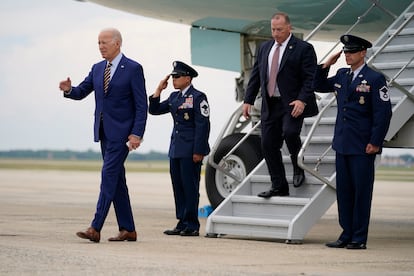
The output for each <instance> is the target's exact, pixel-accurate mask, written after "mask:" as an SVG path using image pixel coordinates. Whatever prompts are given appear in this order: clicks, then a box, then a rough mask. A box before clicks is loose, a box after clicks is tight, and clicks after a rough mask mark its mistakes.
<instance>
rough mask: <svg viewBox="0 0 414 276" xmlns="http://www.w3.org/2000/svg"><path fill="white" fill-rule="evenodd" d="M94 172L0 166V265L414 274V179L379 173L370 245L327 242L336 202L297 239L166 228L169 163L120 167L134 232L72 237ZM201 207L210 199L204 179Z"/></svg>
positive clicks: (5, 268)
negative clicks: (118, 238) (120, 238)
mask: <svg viewBox="0 0 414 276" xmlns="http://www.w3.org/2000/svg"><path fill="white" fill-rule="evenodd" d="M99 178H100V174H99V172H97V171H95V172H80V171H54V170H50V171H48V170H15V169H0V275H414V202H413V198H414V182H410V181H404V182H395V181H392V180H390V181H388V180H386V181H376V183H375V189H374V199H373V208H372V216H371V217H372V218H371V224H370V232H369V240H368V249H367V250H356V251H355V250H347V249H331V248H327V247H325V245H324V244H325V243H326V242H328V241H333V240H335V239H336V238H337V236H338V235H339V232H340V228H339V226H338V222H337V211H336V205H335V204H334V205H332V207H331V208H330V209H329V210H328V212H327V213H326V214H325V215H324V216H323V217H322V218H321V219H320V220H319V222H318V223H317V224H316V225H315V226H314V227H313V228H312V229H311V231H310V232H309V233H308V234H307V235H306V237H305V239H304V241H303V244H295V245H293V244H285V243H284V242H283V241H275V240H250V239H242V238H239V237H228V236H225V237H222V238H206V237H204V234H205V223H206V219H205V218H202V219H200V220H201V224H202V226H201V229H200V230H201V231H200V232H201V233H200V234H201V235H200V237H180V236H166V235H164V234H163V231H164V230H165V229H168V228H171V227H173V226H174V225H175V224H176V219H175V210H174V202H173V198H172V189H171V184H170V180H169V175H168V173H165V172H164V173H143V172H133V173H127V181H128V186H129V191H130V197H131V201H132V206H133V211H134V216H135V224H136V229H137V232H138V241H137V242H120V243H110V242H108V241H107V238H108V237H110V236H113V235H115V234H117V231H118V229H117V224H116V220H115V215H114V212H113V209H111V210H110V213H109V216H108V218H107V220H106V223H105V226H104V228H103V229H102V232H101V242H100V243H92V242H89V241H87V240H82V239H79V238H78V237H77V236H76V235H75V233H76V232H77V231H80V230H84V229H86V228H87V227H88V226H89V224H90V221H91V219H92V217H93V214H94V211H95V204H96V200H97V196H98V191H99ZM201 187H202V188H201V191H200V193H201V195H200V207H202V206H204V205H208V204H209V203H208V200H207V197H206V193H205V190H204V183H201Z"/></svg>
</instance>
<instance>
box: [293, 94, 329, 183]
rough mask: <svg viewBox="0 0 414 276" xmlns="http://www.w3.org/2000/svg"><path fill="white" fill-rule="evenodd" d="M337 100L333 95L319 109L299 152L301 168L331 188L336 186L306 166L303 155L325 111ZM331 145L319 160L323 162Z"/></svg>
mask: <svg viewBox="0 0 414 276" xmlns="http://www.w3.org/2000/svg"><path fill="white" fill-rule="evenodd" d="M335 102H336V97H332V98H331V99H330V100H329V102H328V103H327V104H326V105H325V106H324V107H323V108H322V110H321V111H319V114H318V115H317V116H316V120H315V122H314V123H313V124H312V127H311V129H310V130H309V132H308V135H307V136H306V138H305V141H304V142H303V143H302V147H301V149H300V151H299V154H298V164H299V166H300V167H301V168H303V169H304V170H305V171H307V172H308V173H309V174H311V175H313V176H314V177H316V178H317V179H319V180H320V181H321V182H322V183H325V184H326V185H328V186H330V187H331V188H334V189H335V188H336V187H335V185H334V184H333V183H332V181H329V180H328V179H326V178H325V177H323V176H321V175H320V174H319V173H317V172H316V170H314V169H312V168H310V167H308V166H306V165H305V164H304V163H303V160H304V159H303V157H304V154H305V151H306V148H307V147H308V146H309V144H310V142H311V139H312V137H313V134H314V133H315V131H316V128H317V127H318V125H319V123H320V121H321V119H322V117H323V115H324V114H325V112H326V111H327V110H328V109H329V108H330V107H331V106H332V105H333V104H334V103H335ZM330 147H331V146H329V147H328V149H327V150H326V151H325V152H324V153H323V154H322V155H321V156H320V157H319V158H318V162H319V163H321V162H322V159H323V157H324V156H326V154H327V152H328V151H329V149H330Z"/></svg>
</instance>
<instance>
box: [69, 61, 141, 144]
mask: <svg viewBox="0 0 414 276" xmlns="http://www.w3.org/2000/svg"><path fill="white" fill-rule="evenodd" d="M106 63H107V62H106V61H105V60H103V61H101V62H99V63H96V64H94V65H93V66H92V69H91V71H90V72H89V75H88V76H87V77H86V78H85V80H84V81H82V82H81V83H80V84H79V85H78V86H77V87H72V91H71V93H70V94H65V95H64V96H65V97H67V98H71V99H74V100H81V99H83V98H85V97H86V96H88V95H89V94H90V93H91V92H92V91H95V105H96V106H95V123H94V140H95V142H98V141H99V127H100V124H101V119H102V123H103V126H104V131H105V136H106V137H107V139H109V140H110V141H114V142H124V141H125V142H126V141H128V136H129V135H130V134H134V135H137V136H140V137H143V135H144V132H145V126H146V121H147V116H148V114H147V110H148V101H147V93H146V90H145V79H144V73H143V69H142V66H141V65H140V64H139V63H137V62H135V61H133V60H131V59H129V58H127V57H125V56H124V55H123V56H122V58H121V60H120V62H119V64H118V67H117V68H116V71H115V73H114V75H113V77H112V79H111V81H110V82H109V87H108V91H107V93H106V94H105V93H104V89H103V85H104V83H103V76H104V70H105V67H106Z"/></svg>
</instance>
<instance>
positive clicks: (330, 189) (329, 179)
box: [206, 0, 414, 243]
mask: <svg viewBox="0 0 414 276" xmlns="http://www.w3.org/2000/svg"><path fill="white" fill-rule="evenodd" d="M346 2H347V1H346V0H342V1H341V2H340V3H339V4H338V6H337V7H336V8H335V9H334V10H333V11H332V12H331V13H330V14H329V15H328V16H327V17H326V18H325V19H324V20H323V21H322V22H321V23H320V24H319V25H318V26H317V27H316V28H315V30H314V31H312V32H311V33H310V34H309V35H308V36H307V37H306V38H305V40H309V39H310V38H311V37H313V36H314V34H315V33H316V32H317V31H318V30H319V29H320V28H322V27H323V26H324V24H326V23H327V22H328V21H329V20H330V19H331V18H332V17H333V16H334V15H335V14H336V13H337V12H338V11H339V10H340V9H341V8H342V7H343V6H344V4H345V3H346ZM370 2H372V5H371V6H370V7H369V8H368V10H367V11H366V12H365V13H364V14H363V15H361V16H360V17H358V18H357V21H356V22H355V24H354V25H352V26H351V27H350V28H349V29H348V31H347V32H346V33H349V32H351V31H352V30H353V29H354V28H355V27H356V26H357V25H358V23H359V22H361V21H362V20H363V18H364V17H365V16H366V15H367V14H368V13H369V12H370V11H371V10H372V9H373V8H374V7H379V8H380V9H381V10H383V11H385V12H386V13H387V14H390V15H391V16H392V17H393V18H394V19H395V21H394V23H393V24H392V25H391V26H390V27H389V28H388V29H387V30H386V32H385V33H384V34H383V35H382V36H381V37H380V38H379V39H378V40H377V42H376V43H374V47H373V49H374V52H373V53H369V56H370V58H369V60H368V61H367V63H368V64H370V66H373V67H374V68H376V63H375V60H376V57H378V56H379V55H380V54H381V53H382V52H383V51H385V50H386V49H387V46H388V45H389V44H390V43H391V41H393V39H394V38H395V37H397V36H398V34H399V33H401V32H402V31H403V29H404V28H405V26H407V25H408V24H409V22H410V21H412V20H413V14H414V13H413V12H412V11H413V10H414V2H413V3H412V4H411V5H410V6H409V7H408V8H407V9H406V11H405V12H403V13H402V14H401V15H400V17H398V18H397V17H396V16H394V15H393V14H392V13H391V12H388V11H386V10H385V9H384V8H383V7H381V5H380V3H379V1H377V0H371V1H370ZM402 17H405V20H404V18H403V19H401V18H402ZM401 21H402V22H401ZM396 24H400V26H399V27H397V28H396V27H395V25H396ZM391 29H392V30H393V31H392V32H391V34H389V32H390V31H389V30H391ZM387 36H388V38H387V39H384V38H385V37H387ZM384 40H385V41H384ZM338 44H339V41H338V42H337V44H336V45H335V46H334V47H332V49H331V50H330V51H328V53H327V54H326V55H325V57H323V59H322V60H324V59H325V58H326V57H327V56H328V55H330V53H331V52H332V51H333V50H334V49H335V48H336V47H337V45H338ZM413 59H414V57H413V58H411V59H410V60H408V62H407V63H404V64H402V66H401V68H400V69H399V71H398V72H397V73H396V74H395V75H394V76H386V77H387V80H388V83H389V85H390V86H391V87H392V88H393V89H398V90H399V91H400V93H402V95H404V96H403V98H402V99H397V101H398V102H396V103H394V104H393V112H397V111H398V110H399V109H400V110H401V109H404V113H406V114H404V115H403V116H395V117H396V118H395V119H394V121H393V122H392V124H393V127H390V131H389V133H388V134H387V137H386V139H387V140H391V139H392V138H393V136H394V135H395V134H396V133H397V132H398V131H399V130H400V129H401V128H402V127H403V126H404V124H405V123H406V122H407V121H408V120H410V118H412V115H413V113H414V108H412V107H414V96H413V91H414V88H413V87H411V88H410V89H406V88H404V87H403V85H401V84H399V83H398V82H397V80H396V79H397V78H398V76H400V75H401V73H402V72H403V71H404V70H406V69H407V68H409V67H410V64H411V63H412V61H413ZM377 69H378V68H377ZM392 100H393V99H392ZM318 104H319V107H320V112H319V114H318V115H317V116H316V117H314V118H307V119H305V123H306V121H309V122H307V123H310V122H312V121H313V123H312V126H311V128H310V130H309V131H308V132H307V133H306V137H305V139H304V141H303V145H302V148H301V150H300V152H299V157H298V164H299V166H301V167H302V168H303V169H304V170H305V171H306V172H307V174H309V175H311V177H309V179H310V182H318V183H319V188H318V189H317V191H315V192H314V193H313V194H312V195H311V196H309V197H308V198H297V197H296V198H295V197H289V198H279V197H276V198H272V199H271V200H270V201H269V200H267V201H266V200H264V201H263V200H261V199H259V200H258V199H257V196H256V194H254V188H253V186H252V185H253V184H252V183H253V182H263V181H264V182H266V181H267V182H270V181H269V179H267V178H268V175H267V176H266V175H263V171H265V170H267V167H266V163H265V161H264V160H262V161H261V162H260V163H259V164H258V165H257V167H256V168H255V169H253V171H252V172H251V173H250V174H249V175H248V176H247V177H246V178H245V179H244V180H242V181H241V183H240V184H239V185H238V186H237V187H236V188H235V190H234V191H233V192H232V193H231V194H230V195H229V196H228V197H226V198H225V199H224V200H223V202H222V203H221V204H220V205H219V206H218V207H217V208H216V209H215V210H214V211H213V213H212V214H211V215H210V216H209V217H208V220H207V225H206V233H207V236H210V237H217V236H221V235H222V234H230V235H241V236H248V237H250V238H274V239H284V240H285V241H286V242H288V243H297V242H301V241H302V240H303V238H304V237H305V235H306V234H307V232H308V231H309V230H310V228H311V227H312V226H313V225H314V224H315V223H316V222H317V220H319V218H320V217H321V216H322V215H323V214H324V213H325V212H326V210H327V209H329V207H330V206H331V205H332V204H333V202H335V200H336V194H335V193H336V192H335V189H336V181H335V180H336V172H335V171H333V172H332V174H328V175H322V174H321V173H320V172H319V167H320V166H322V165H323V164H324V163H325V162H326V160H329V157H332V152H333V151H332V148H331V144H330V143H329V145H328V146H327V147H326V149H325V150H323V151H322V153H321V154H320V155H319V156H316V157H315V156H311V157H310V158H312V159H314V160H313V161H312V162H309V160H307V159H308V156H307V155H306V151H307V150H308V148H309V147H310V146H311V144H312V143H313V142H314V140H315V132H316V131H317V129H318V127H319V126H320V125H321V122H322V121H323V120H324V118H326V113H328V112H329V111H330V110H332V108H333V109H335V108H336V97H335V94H334V93H332V94H328V95H326V96H325V97H323V98H320V99H319V101H318ZM240 110H241V107H240V108H239V109H238V111H236V112H235V114H234V116H233V117H232V118H231V119H230V120H232V121H229V125H232V126H235V125H237V124H239V125H240V119H239V117H237V116H238V115H240V114H241V113H240ZM407 110H412V111H411V112H410V111H409V112H406V111H407ZM400 113H401V112H400ZM308 119H309V120H308ZM242 125H243V127H245V126H246V122H243V123H242ZM258 126H260V122H258V123H257V124H256V125H255V126H254V127H253V128H252V129H251V130H250V131H249V132H248V133H247V134H246V136H245V138H246V137H247V136H248V135H251V134H252V133H254V132H255V131H256V128H257V127H258ZM229 132H231V129H229V128H227V129H225V130H223V131H222V133H221V134H222V135H225V133H227V134H228V133H229ZM219 140H220V139H219ZM243 141H244V140H242V141H240V142H239V143H238V144H237V145H236V146H235V147H234V148H233V149H232V150H231V151H230V152H229V154H227V155H226V156H224V158H223V159H222V160H221V161H220V162H219V164H215V163H214V160H212V159H213V158H210V159H209V164H211V165H212V166H214V167H215V168H216V169H218V170H220V171H221V172H222V173H224V174H228V176H229V177H233V178H234V175H233V176H232V175H231V174H230V173H229V172H228V171H226V168H225V158H226V157H227V156H229V155H230V154H231V153H232V152H234V151H235V149H236V148H237V147H238V146H239V145H240V144H241V143H242V142H243ZM213 149H214V148H213ZM330 154H331V155H330ZM212 155H213V156H214V151H213V152H212ZM285 159H287V158H286V157H284V162H285ZM286 161H287V160H286ZM307 163H312V164H315V166H314V167H313V168H312V167H310V166H308V165H307ZM234 179H235V180H236V181H240V179H236V178H234ZM307 179H308V178H307ZM268 185H270V184H269V183H268ZM305 185H306V183H305ZM252 195H253V196H252ZM233 201H234V202H237V204H247V205H248V204H255V205H260V204H269V203H270V204H273V203H274V204H281V205H283V204H287V205H295V206H296V205H301V204H302V205H303V207H302V208H301V209H300V210H299V212H297V213H296V214H295V215H294V216H293V217H291V218H290V219H289V220H288V221H287V220H283V219H271V218H249V217H246V216H245V217H237V216H233V212H234V211H232V210H231V208H232V204H233V203H232V202H233ZM244 208H245V209H246V208H248V207H244ZM225 212H229V213H230V215H229V216H227V215H223V213H225ZM246 213H248V212H246ZM262 226H263V227H264V229H266V228H271V229H273V230H270V231H267V230H266V231H265V230H260V229H259V227H262ZM285 227H286V229H287V231H284V230H280V229H282V228H285Z"/></svg>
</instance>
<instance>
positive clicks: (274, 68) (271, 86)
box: [267, 44, 280, 97]
mask: <svg viewBox="0 0 414 276" xmlns="http://www.w3.org/2000/svg"><path fill="white" fill-rule="evenodd" d="M279 52H280V44H277V46H276V49H275V51H274V53H273V58H272V65H271V67H270V75H269V81H268V82H267V93H269V97H273V96H274V94H275V89H276V78H277V72H278V71H279Z"/></svg>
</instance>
